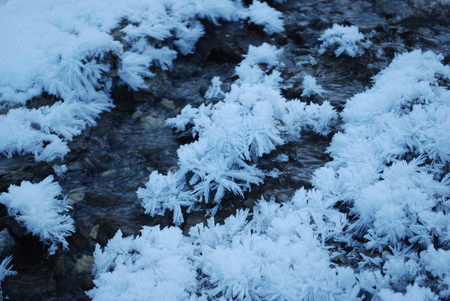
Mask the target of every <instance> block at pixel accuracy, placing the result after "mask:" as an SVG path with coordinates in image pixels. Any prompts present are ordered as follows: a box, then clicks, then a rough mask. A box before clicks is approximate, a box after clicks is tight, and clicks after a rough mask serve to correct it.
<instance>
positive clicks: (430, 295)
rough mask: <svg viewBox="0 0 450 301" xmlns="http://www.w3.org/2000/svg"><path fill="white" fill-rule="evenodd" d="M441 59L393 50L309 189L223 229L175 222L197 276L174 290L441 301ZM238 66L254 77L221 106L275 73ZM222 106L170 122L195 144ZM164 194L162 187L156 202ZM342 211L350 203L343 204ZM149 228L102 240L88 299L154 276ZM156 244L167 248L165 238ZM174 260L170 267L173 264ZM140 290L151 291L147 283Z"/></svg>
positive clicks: (444, 167) (444, 259) (248, 296)
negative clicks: (193, 136) (147, 254)
mask: <svg viewBox="0 0 450 301" xmlns="http://www.w3.org/2000/svg"><path fill="white" fill-rule="evenodd" d="M253 50H255V49H253ZM249 53H250V51H249ZM265 54H267V52H265ZM259 55H262V54H259ZM247 58H249V59H251V58H252V57H251V56H250V55H249V56H247V57H246V59H247ZM441 59H442V56H437V55H435V54H434V53H432V52H426V53H422V52H420V51H414V52H411V53H406V54H402V55H398V56H397V57H396V58H395V59H394V61H393V62H392V63H391V64H390V66H389V67H388V68H387V69H385V70H384V71H382V72H381V73H380V74H378V75H377V76H376V77H375V81H376V82H375V84H374V86H373V87H372V88H370V89H368V90H367V91H366V92H364V93H361V94H358V95H356V96H354V97H353V98H352V99H350V100H349V101H348V103H347V105H346V108H345V109H344V111H343V113H342V118H343V121H344V125H343V129H344V131H343V132H342V133H338V134H335V136H334V137H333V140H332V143H331V145H330V147H329V149H328V151H329V153H330V154H331V155H332V157H333V161H330V162H328V163H326V165H325V166H324V167H323V168H320V169H318V170H317V171H316V172H315V174H314V178H313V184H314V186H315V188H314V189H311V190H305V189H300V190H298V191H297V192H296V194H295V195H294V197H293V198H292V199H291V200H290V201H288V202H285V203H283V204H278V203H275V202H273V201H272V200H271V201H269V202H267V201H265V200H260V201H259V202H258V203H257V204H256V205H255V207H254V208H253V213H252V214H250V213H249V211H248V210H238V212H237V213H236V214H235V215H234V216H231V217H229V218H228V219H226V220H225V222H224V223H223V224H222V225H218V224H215V222H214V219H213V218H211V219H210V220H209V221H208V224H207V225H203V224H199V225H197V226H194V227H192V228H191V229H190V232H189V236H185V237H181V236H180V235H179V230H174V232H177V233H178V234H176V233H174V234H173V236H171V237H173V238H174V239H173V241H176V245H177V246H178V248H177V249H176V250H174V251H172V252H179V253H181V254H183V255H181V256H178V258H179V259H181V260H182V261H183V263H182V264H181V263H180V266H182V267H183V273H185V272H186V273H187V274H189V273H192V271H194V269H195V270H196V272H197V274H196V278H195V281H196V282H195V283H194V282H192V281H188V280H186V279H185V280H184V281H185V283H186V284H185V289H184V290H183V291H182V292H180V290H179V289H178V288H177V289H178V292H180V293H181V294H183V297H185V298H186V299H189V300H210V299H218V300H230V299H233V300H270V299H273V300H304V299H306V300H365V299H366V298H367V297H368V296H369V297H371V298H373V299H375V300H443V299H448V298H449V297H450V290H449V284H450V278H449V277H450V276H449V273H448V271H449V269H450V252H449V251H448V245H449V242H450V235H449V224H450V219H449V218H448V214H449V212H450V204H449V201H448V198H449V197H450V189H449V181H450V180H449V178H450V176H449V175H448V164H449V161H450V156H449V155H448V154H449V150H450V139H449V134H448V129H449V128H450V124H449V120H450V108H449V105H450V101H449V95H450V94H449V90H448V85H447V83H448V81H449V80H450V68H449V67H448V66H444V65H443V64H442V63H441V62H440V60H441ZM257 61H258V60H255V62H257ZM245 62H246V61H245V60H244V61H243V63H241V65H240V66H239V68H240V70H250V71H249V73H247V74H246V73H244V74H242V77H241V76H240V82H238V83H236V84H235V85H236V86H235V87H234V88H233V89H234V90H232V91H231V92H230V93H228V94H226V96H225V99H224V101H223V104H222V103H218V104H217V106H218V108H220V106H225V105H226V104H227V103H234V102H233V100H234V99H233V98H230V95H234V96H235V97H236V98H238V99H240V100H242V102H241V103H239V105H240V106H244V107H245V105H247V107H246V108H248V107H250V108H253V106H254V103H253V102H249V103H246V102H244V101H245V100H248V99H249V98H248V97H245V98H244V97H241V98H239V96H240V95H241V94H240V93H236V91H241V90H239V88H240V87H243V86H245V87H246V88H247V89H246V90H245V91H247V92H248V91H251V90H250V88H253V89H255V87H257V86H258V83H259V82H260V81H266V84H265V87H276V85H277V83H278V82H277V79H276V78H275V77H273V78H272V79H271V80H269V79H268V78H267V76H266V75H264V73H261V72H260V69H259V70H258V68H256V67H255V66H253V67H255V68H254V69H253V68H252V65H246V64H245ZM251 70H254V72H255V73H253V71H251ZM243 79H245V80H243ZM248 82H250V83H253V84H252V85H249V84H248ZM264 91H267V90H264ZM243 92H244V91H241V93H243ZM233 93H235V94H233ZM245 95H246V96H247V95H251V93H249V94H245ZM250 99H251V98H250ZM268 99H269V100H270V99H271V98H264V101H267V100H268ZM284 103H285V104H287V103H290V102H284ZM280 104H283V102H280ZM218 108H217V109H215V106H209V107H206V106H202V107H200V108H197V109H194V108H192V107H187V108H185V111H183V112H182V113H181V114H180V115H179V116H178V117H176V118H174V119H172V120H170V121H169V122H170V123H171V124H172V125H173V126H175V127H177V128H178V129H184V127H185V126H186V124H188V123H193V124H194V132H195V133H197V134H198V135H199V140H198V141H205V140H204V138H202V137H207V128H208V127H212V126H213V125H214V123H216V122H217V123H220V122H223V120H224V119H225V120H226V118H219V117H221V116H216V115H215V114H218V113H217V112H219V109H218ZM281 108H283V106H281ZM237 112H239V111H237ZM235 113H236V112H234V114H235ZM221 114H222V113H221ZM263 116H264V115H263ZM213 117H214V118H213ZM225 117H228V116H225ZM266 123H267V121H266ZM286 124H287V123H286ZM231 130H232V129H231ZM280 132H281V131H280ZM233 134H234V132H233ZM297 134H298V132H297ZM231 137H234V136H231ZM279 137H284V136H282V135H280V136H279ZM203 143H204V144H200V143H198V142H197V143H193V144H191V146H189V145H188V146H189V147H192V148H194V150H195V149H199V150H202V151H203V149H202V147H204V145H207V146H208V144H207V143H206V142H203ZM222 143H223V140H222ZM223 145H226V144H225V143H223ZM207 149H208V150H209V151H210V152H214V148H212V147H209V148H207ZM225 149H227V148H225ZM228 149H232V150H234V149H237V146H233V147H230V146H228ZM250 149H251V148H250ZM250 149H249V150H248V153H247V154H249V156H250V158H251V157H252V155H256V156H257V154H258V148H255V149H254V150H253V151H250ZM207 154H208V153H207V152H206V155H207ZM242 156H245V154H243V155H242ZM181 168H182V167H181ZM152 176H155V177H156V178H155V180H151V181H149V183H148V184H147V185H155V187H156V188H158V189H161V187H162V186H161V187H160V186H159V185H158V181H162V182H163V183H168V184H171V183H173V181H178V180H179V179H180V178H178V177H177V174H176V173H171V174H169V175H167V176H165V175H160V174H157V173H155V174H154V175H152ZM152 176H151V177H152ZM182 183H183V184H184V183H185V182H183V181H182ZM169 188H170V189H172V190H170V191H169V192H170V193H172V194H174V196H173V197H172V198H171V200H176V197H175V195H176V194H177V193H178V192H177V190H176V189H175V188H174V187H173V186H171V187H166V189H169ZM142 191H144V190H142ZM184 193H186V195H185V196H183V197H188V196H189V195H190V193H191V192H190V190H182V191H181V192H180V194H184ZM149 195H150V194H149ZM163 199H164V198H163V197H162V194H161V198H160V199H159V201H160V202H161V204H165V203H163ZM181 200H184V201H186V200H187V199H183V198H181ZM170 206H171V205H170ZM170 206H169V205H166V208H168V207H170ZM344 207H346V209H348V210H344V212H340V211H339V210H338V209H340V208H344ZM347 212H348V213H347ZM170 229H171V228H169V229H163V230H159V229H153V230H152V231H157V232H158V231H159V232H160V233H164V232H165V231H169V230H170ZM154 235H155V234H150V233H148V231H147V230H145V231H144V232H143V233H142V235H141V237H138V238H135V239H133V238H122V239H119V238H120V236H121V234H120V233H119V234H118V236H117V238H116V237H115V238H114V239H113V240H111V242H110V243H109V244H108V246H106V247H105V249H103V250H101V249H100V248H97V251H96V254H95V257H96V266H98V267H97V268H96V275H95V277H96V278H97V279H102V281H98V282H96V285H98V286H99V287H98V288H95V289H94V290H92V291H91V292H90V293H91V295H90V296H91V297H94V298H98V299H99V300H101V299H111V298H116V296H117V295H116V291H117V290H116V289H115V287H116V286H117V285H118V282H117V280H116V279H119V278H120V279H136V277H138V276H137V275H138V274H139V273H144V272H143V271H147V270H148V272H150V273H154V274H152V275H151V276H149V277H155V275H158V272H157V271H156V270H153V269H151V268H150V267H149V265H148V264H147V263H145V262H143V263H142V264H141V262H142V259H140V257H139V255H138V254H139V253H136V252H135V250H136V251H139V250H140V249H138V247H136V246H135V245H132V244H131V242H132V241H133V240H136V242H137V241H140V240H146V239H147V238H145V237H146V236H149V237H150V238H151V237H153V236H154ZM169 241H171V240H168V242H167V243H171V242H169ZM164 243H166V242H164ZM155 245H156V246H158V248H160V249H161V250H165V246H163V245H161V243H160V242H156V243H155ZM111 248H113V249H115V250H119V251H114V252H111V251H110V250H111ZM349 250H350V251H349ZM162 253H164V252H161V253H158V252H157V251H155V252H153V254H158V255H157V256H161V257H160V258H159V259H158V260H157V261H158V262H161V261H162V259H163V258H164V257H165V255H164V254H162ZM171 254H172V253H171ZM338 256H344V258H345V257H347V258H348V259H349V260H353V259H352V256H354V257H356V260H357V264H356V265H355V266H352V267H350V266H348V267H345V266H339V265H337V264H336V263H335V262H336V260H334V259H336V258H337V257H338ZM168 257H169V258H171V257H172V255H170V256H168ZM114 262H117V263H114ZM171 262H172V259H170V260H168V262H167V267H168V268H167V269H165V271H168V272H173V270H172V269H171V264H172V263H171ZM164 264H165V263H164ZM124 265H125V266H130V267H124ZM136 265H137V266H136ZM159 267H161V265H159V266H158V268H159ZM109 271H110V272H109ZM173 273H174V275H173V277H174V279H177V278H176V276H177V275H176V272H173ZM187 274H186V275H187ZM112 275H114V276H112ZM162 275H163V276H162V277H167V274H166V273H164V274H162ZM191 275H192V274H191ZM152 279H153V278H152ZM163 279H165V278H163ZM192 280H193V279H192ZM123 283H125V284H124V286H123V287H122V289H123V290H128V288H129V287H133V290H132V292H135V291H139V290H138V289H137V288H136V286H135V284H134V283H131V282H130V281H128V280H127V281H125V282H123ZM161 283H163V282H161ZM171 285H178V284H175V283H172V284H171ZM195 286H197V290H196V294H195V295H194V293H193V292H192V289H193V287H195ZM168 287H169V286H168ZM140 289H141V290H143V291H145V290H146V289H148V290H152V289H153V287H150V288H149V287H148V286H146V284H145V285H144V284H143V285H142V287H141V288H140ZM156 290H158V289H156ZM173 291H174V292H175V291H177V290H176V288H175V287H174V289H173ZM149 293H151V292H149ZM131 296H133V295H131ZM218 296H221V297H218ZM130 299H131V300H138V298H134V299H133V297H130Z"/></svg>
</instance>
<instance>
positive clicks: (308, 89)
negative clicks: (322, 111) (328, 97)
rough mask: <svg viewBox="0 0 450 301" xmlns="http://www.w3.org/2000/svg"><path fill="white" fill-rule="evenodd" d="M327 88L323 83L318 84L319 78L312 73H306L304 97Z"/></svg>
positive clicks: (320, 92) (322, 91)
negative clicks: (324, 87) (323, 86)
mask: <svg viewBox="0 0 450 301" xmlns="http://www.w3.org/2000/svg"><path fill="white" fill-rule="evenodd" d="M324 92H325V90H324V89H323V88H322V86H321V85H318V84H317V80H316V79H315V78H314V77H312V76H311V75H306V76H305V77H304V79H303V92H302V95H301V96H302V97H308V96H311V95H312V94H319V95H320V94H322V93H324Z"/></svg>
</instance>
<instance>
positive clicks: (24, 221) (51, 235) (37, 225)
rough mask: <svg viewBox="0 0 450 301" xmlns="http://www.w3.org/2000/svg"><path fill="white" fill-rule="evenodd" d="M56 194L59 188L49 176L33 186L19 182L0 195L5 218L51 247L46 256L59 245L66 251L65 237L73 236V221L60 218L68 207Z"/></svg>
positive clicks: (67, 217)
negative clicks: (5, 210)
mask: <svg viewBox="0 0 450 301" xmlns="http://www.w3.org/2000/svg"><path fill="white" fill-rule="evenodd" d="M60 194H61V187H60V186H59V185H58V183H55V182H53V176H48V177H47V178H45V179H44V180H43V181H42V182H40V183H37V184H32V183H30V182H28V181H23V182H22V183H21V185H20V186H15V185H11V186H10V187H9V188H8V192H4V193H2V194H0V203H2V204H3V205H5V206H6V207H7V209H8V214H9V215H11V216H13V217H14V218H15V219H16V220H17V221H18V222H19V224H21V225H22V226H24V227H25V228H26V229H27V230H28V232H31V233H32V234H33V235H37V236H39V237H40V239H41V241H43V242H45V243H48V244H50V245H51V247H50V250H49V253H50V255H52V253H53V252H54V251H55V250H56V247H57V244H59V243H62V246H63V248H67V247H68V243H67V241H66V237H67V236H69V235H71V233H73V232H75V227H74V221H73V219H72V218H71V217H70V216H69V215H64V214H61V213H62V212H64V211H66V210H67V209H68V208H69V206H68V202H67V198H64V199H62V200H61V199H59V198H58V196H59V195H60Z"/></svg>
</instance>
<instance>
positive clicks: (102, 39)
mask: <svg viewBox="0 0 450 301" xmlns="http://www.w3.org/2000/svg"><path fill="white" fill-rule="evenodd" d="M18 12H19V13H18ZM199 19H207V20H209V21H210V22H212V23H214V24H216V25H219V20H225V21H237V20H240V19H241V20H248V22H252V23H255V24H258V25H261V26H263V28H264V30H265V31H266V32H268V33H270V34H271V33H275V32H280V31H283V30H284V29H283V21H282V20H281V14H280V13H279V12H278V11H276V10H275V9H273V8H271V7H269V6H268V5H267V4H266V3H261V2H259V1H254V2H253V3H252V4H251V5H249V6H248V7H244V6H243V5H242V3H241V1H232V0H222V1H215V0H187V1H173V0H152V1H140V0H133V1H124V0H119V1H109V0H98V1H94V2H92V1H87V0H82V1H75V2H70V3H69V2H64V3H62V2H60V1H54V0H36V1H32V2H29V1H25V0H10V1H8V2H6V3H4V4H3V5H2V6H1V7H0V28H2V43H0V56H1V57H2V60H0V109H5V110H7V114H3V115H1V116H0V154H2V155H5V156H8V157H11V156H12V155H13V154H16V153H17V154H20V155H21V154H26V153H29V154H32V155H34V156H35V159H36V160H41V161H52V160H55V159H57V158H63V157H64V156H65V155H66V154H67V153H68V152H69V148H68V146H67V142H68V141H71V140H72V139H73V137H74V136H76V135H79V134H80V133H81V131H82V130H84V129H85V128H86V126H87V125H95V118H96V117H98V116H99V115H100V114H101V113H102V112H104V111H107V110H110V109H111V108H112V107H113V104H112V100H111V98H110V95H109V93H110V91H111V88H112V87H113V85H115V84H123V85H127V86H128V87H129V88H131V89H133V90H138V89H141V88H145V87H147V82H146V81H148V80H149V79H151V78H152V77H153V76H155V74H154V73H152V72H151V71H150V70H149V68H150V67H152V66H154V67H159V68H161V69H163V70H168V69H170V68H171V67H172V61H173V60H174V59H175V58H176V57H177V54H178V52H179V53H181V54H189V53H192V52H193V51H194V49H195V44H196V43H197V41H198V40H199V38H200V37H201V36H202V35H203V34H204V27H203V25H202V23H201V22H200V20H199ZM163 45H164V46H163ZM113 78H114V80H113ZM43 92H46V93H48V94H50V95H54V96H56V97H59V98H60V99H61V101H58V102H57V103H56V104H54V105H52V106H43V107H40V108H37V109H27V108H26V107H25V104H26V102H27V101H29V100H30V99H32V98H33V97H36V96H39V95H41V94H42V93H43Z"/></svg>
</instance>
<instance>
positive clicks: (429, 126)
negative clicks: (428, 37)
mask: <svg viewBox="0 0 450 301" xmlns="http://www.w3.org/2000/svg"><path fill="white" fill-rule="evenodd" d="M442 58H443V57H442V56H440V55H436V54H434V53H432V52H425V53H422V52H421V51H419V50H416V51H413V52H411V53H405V54H402V55H398V56H396V58H395V59H394V60H393V62H392V63H391V64H390V65H389V67H388V68H387V69H385V70H383V71H382V72H380V73H379V74H378V75H377V76H375V78H374V79H375V81H376V82H375V84H374V86H373V87H372V88H371V89H369V90H367V91H366V92H364V93H361V94H358V95H356V96H354V97H353V98H352V99H350V100H349V101H348V102H347V104H346V107H345V109H344V111H343V112H342V115H341V116H342V118H343V121H344V125H343V128H344V132H343V133H337V134H335V135H334V137H333V140H332V142H331V145H330V147H329V149H328V151H329V153H330V154H331V156H332V157H333V161H331V162H329V163H327V164H326V166H325V167H323V168H320V169H318V170H317V171H316V172H315V175H314V178H313V184H314V185H315V187H316V189H318V190H320V191H321V192H322V193H323V195H324V198H325V199H328V201H329V202H330V203H332V202H343V203H344V204H347V206H348V207H349V210H350V213H349V215H350V216H351V218H352V222H351V223H350V225H349V227H348V229H347V231H346V236H345V238H342V240H343V241H347V244H348V245H349V246H353V247H357V246H358V245H359V244H360V241H363V242H364V245H363V246H364V248H365V249H367V251H370V252H371V254H372V255H370V256H363V261H362V262H360V264H359V265H360V268H361V270H362V272H361V276H360V277H361V279H365V280H364V281H361V287H362V288H363V289H365V290H367V291H369V292H370V293H372V294H375V295H378V296H379V297H380V298H382V299H384V300H392V298H394V297H395V298H401V297H404V298H406V299H407V298H409V297H412V296H413V295H416V296H419V295H422V296H428V297H426V298H429V299H438V298H442V299H446V298H448V297H449V296H450V290H449V288H448V287H449V286H448V284H449V281H450V278H449V275H448V268H449V265H448V264H446V263H444V262H443V261H442V259H443V258H447V257H448V256H449V254H450V251H448V245H449V243H450V231H449V230H450V219H449V217H448V214H449V212H450V203H449V200H448V198H449V197H450V187H449V184H450V175H449V174H448V165H449V163H450V155H449V154H450V136H449V132H448V129H449V128H450V100H449V95H450V92H449V90H448V86H447V85H446V82H448V81H449V79H450V67H448V66H444V65H443V64H442V63H441V62H440V60H442ZM382 254H384V255H383V256H382ZM383 257H384V259H383ZM445 270H446V271H447V272H444V271H445ZM428 275H432V276H433V277H434V279H435V280H433V281H429V276H428ZM430 289H431V290H430ZM419 293H420V294H419ZM403 294H405V295H403ZM430 296H431V297H430ZM424 298H425V297H424Z"/></svg>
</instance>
